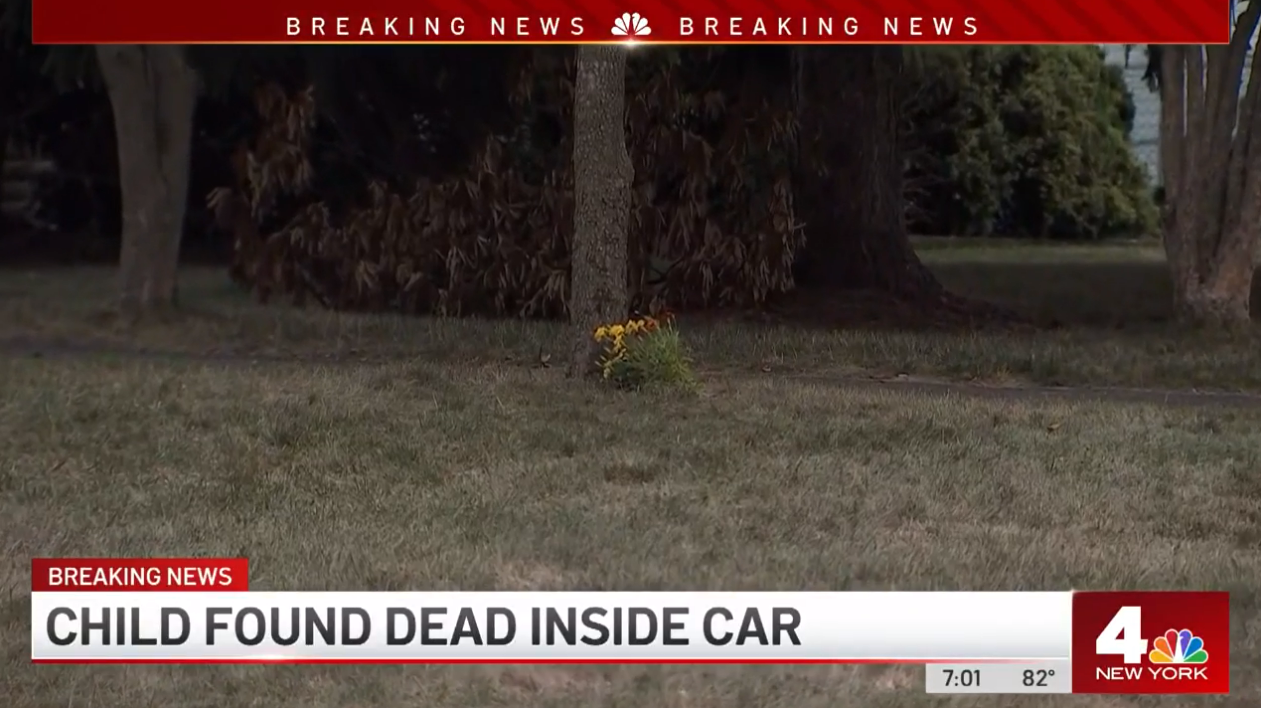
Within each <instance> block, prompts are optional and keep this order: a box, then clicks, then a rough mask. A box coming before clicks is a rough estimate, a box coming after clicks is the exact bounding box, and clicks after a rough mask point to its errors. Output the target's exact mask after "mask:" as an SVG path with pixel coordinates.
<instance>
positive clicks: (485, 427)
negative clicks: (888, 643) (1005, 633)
mask: <svg viewBox="0 0 1261 708" xmlns="http://www.w3.org/2000/svg"><path fill="white" fill-rule="evenodd" d="M0 439H2V440H4V455H3V456H2V457H0V549H3V551H4V553H3V561H0V651H2V652H3V653H2V654H0V693H2V694H3V695H5V696H6V697H7V698H8V704H9V705H12V706H15V708H50V707H52V706H94V707H100V708H115V707H116V708H147V707H150V706H152V707H154V708H159V707H160V708H170V707H171V706H180V707H187V708H199V707H203V706H204V707H206V708H209V707H211V706H214V707H216V708H218V707H221V706H251V707H254V708H281V707H283V706H303V707H304V708H324V707H333V706H337V707H355V708H378V707H381V708H384V707H387V706H389V707H394V706H426V707H440V706H441V707H451V708H475V707H479V708H480V707H482V706H515V707H521V708H532V707H537V708H544V707H551V706H573V707H575V708H577V707H579V706H581V707H582V708H591V707H592V706H604V707H608V708H631V707H634V708H641V707H646V706H653V707H655V708H710V707H712V708H719V707H722V708H727V707H729V706H740V707H744V706H748V707H770V706H792V707H793V708H835V707H837V706H875V707H880V706H890V707H892V706H898V707H899V708H916V707H921V706H922V707H925V708H927V707H928V706H952V707H955V708H971V707H973V706H976V707H982V706H993V707H995V708H998V707H1000V706H1002V707H1004V708H1007V707H1024V706H1052V705H1057V706H1058V705H1065V704H1070V705H1076V706H1083V707H1084V708H1110V707H1112V706H1140V705H1161V706H1173V705H1187V704H1190V703H1191V701H1186V700H1182V701H1178V700H1158V699H1146V700H1140V699H1122V698H1102V697H1099V698H1079V699H1066V698H1062V697H1029V698H1012V697H1005V698H1004V697H953V698H951V697H929V696H925V695H923V693H922V692H923V684H922V682H923V674H922V670H918V669H913V668H905V667H902V668H858V667H833V668H801V667H797V668H789V667H783V668H767V667H757V668H752V667H749V668H745V667H723V668H683V667H607V668H583V669H578V668H539V667H535V668H518V667H500V668H456V667H321V666H304V667H280V666H249V667H153V666H148V667H145V666H137V667H99V666H98V667H90V666H82V667H71V666H39V667H35V666H31V665H30V664H29V663H28V661H27V660H28V657H29V629H30V628H29V626H28V623H29V600H28V596H27V589H28V588H29V581H30V578H29V572H30V566H29V558H30V557H31V556H35V555H41V556H73V555H137V556H162V555H187V554H194V553H196V554H215V555H237V554H242V555H246V556H248V557H249V558H250V559H251V565H252V575H253V577H252V579H251V581H252V583H251V584H252V586H253V587H255V588H258V589H287V590H297V589H309V590H317V589H336V590H386V589H391V590H400V589H433V590H440V589H465V590H476V589H534V588H538V589H548V588H574V589H577V588H582V589H627V590H631V589H645V590H648V589H667V588H668V589H727V590H743V589H748V590H753V589H759V590H771V589H832V590H842V589H851V588H852V589H888V588H895V587H896V588H899V589H992V590H998V589H1010V590H1016V589H1056V590H1063V589H1067V588H1174V589H1177V588H1188V589H1189V588H1207V589H1223V590H1229V591H1230V592H1231V593H1232V611H1233V627H1232V639H1233V642H1232V652H1231V654H1232V661H1233V665H1232V674H1233V681H1232V685H1233V688H1234V693H1233V694H1232V695H1231V696H1230V697H1228V698H1223V699H1217V700H1215V701H1213V702H1214V704H1216V705H1231V706H1241V707H1242V706H1255V705H1258V703H1259V702H1261V474H1259V473H1258V470H1261V412H1252V411H1239V410H1230V409H1220V410H1219V409H1212V410H1199V411H1187V410H1171V409H1159V408H1153V407H1142V406H1126V407H1121V406H1117V405H1112V404H1092V405H1070V404H1064V403H1054V404H1020V403H1018V402H1012V401H1005V402H998V401H978V400H971V399H961V398H956V397H936V396H915V397H911V398H907V397H905V395H903V394H897V393H892V392H863V391H852V390H844V389H840V388H834V387H830V386H819V385H812V384H808V383H805V382H802V381H799V380H782V379H781V380H776V379H768V378H765V377H763V378H752V377H743V376H738V375H732V376H722V377H716V376H711V377H710V378H709V380H708V381H707V382H706V388H705V390H704V392H703V393H702V394H701V395H700V396H699V397H692V398H685V399H680V398H670V397H665V396H658V395H623V394H614V393H611V392H609V391H607V390H605V389H602V388H600V387H597V386H595V385H585V384H574V383H572V382H563V381H561V380H559V378H558V374H557V373H556V372H554V371H553V370H551V369H536V368H531V367H529V366H525V365H517V364H512V363H502V362H501V363H497V364H487V365H482V366H470V365H467V364H465V365H462V366H454V365H448V364H443V363H433V362H422V361H413V362H406V363H398V362H396V363H390V364H380V365H363V366H356V367H349V366H337V367H320V366H314V365H310V364H305V365H302V364H292V363H291V364H266V365H253V366H251V365H242V364H240V363H234V364H206V363H182V364H181V363H175V362H154V361H136V360H124V361H113V362H111V361H102V360H99V359H90V358H89V359H78V360H30V359H14V358H7V359H0ZM1209 700H1212V699H1209ZM1206 702H1207V701H1205V700H1196V701H1194V703H1195V704H1196V705H1200V704H1204V703H1206Z"/></svg>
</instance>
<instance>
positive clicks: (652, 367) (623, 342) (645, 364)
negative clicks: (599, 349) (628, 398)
mask: <svg viewBox="0 0 1261 708" xmlns="http://www.w3.org/2000/svg"><path fill="white" fill-rule="evenodd" d="M594 336H595V340H596V341H597V342H599V343H600V344H601V345H603V347H604V351H603V354H602V355H601V357H600V359H599V365H600V372H601V374H602V375H603V376H604V378H605V380H608V381H611V382H613V383H615V384H616V385H617V386H619V387H621V388H626V389H632V390H638V389H642V388H655V387H662V388H674V389H683V390H693V389H695V388H696V385H697V382H696V376H695V374H694V373H693V371H692V362H691V358H690V357H689V355H688V352H687V348H686V347H685V346H684V344H683V340H682V338H681V337H680V336H679V331H678V329H677V328H676V327H675V326H674V321H673V319H672V318H670V316H669V315H666V316H665V317H663V318H662V319H660V320H658V319H656V318H652V317H642V318H635V319H631V320H628V321H627V322H625V323H617V324H611V325H605V326H602V327H599V328H597V329H596V331H595V335H594Z"/></svg>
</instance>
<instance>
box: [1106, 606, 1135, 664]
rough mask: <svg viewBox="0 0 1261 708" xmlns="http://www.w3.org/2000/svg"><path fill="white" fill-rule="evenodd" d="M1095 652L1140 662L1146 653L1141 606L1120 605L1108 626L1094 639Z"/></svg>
mask: <svg viewBox="0 0 1261 708" xmlns="http://www.w3.org/2000/svg"><path fill="white" fill-rule="evenodd" d="M1095 654H1097V655H1099V656H1120V657H1124V659H1123V661H1124V662H1125V663H1127V664H1141V663H1143V657H1144V656H1146V655H1147V640H1146V639H1143V608H1141V607H1133V606H1130V607H1122V608H1121V609H1119V610H1117V613H1116V614H1115V615H1113V616H1112V620H1111V621H1109V622H1108V626H1107V627H1104V628H1103V631H1102V632H1100V633H1099V637H1098V638H1097V639H1095Z"/></svg>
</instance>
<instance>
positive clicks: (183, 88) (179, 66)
mask: <svg viewBox="0 0 1261 708" xmlns="http://www.w3.org/2000/svg"><path fill="white" fill-rule="evenodd" d="M96 53H97V61H98V63H99V64H100V67H101V74H102V75H103V76H104V78H105V85H106V88H107V90H108V92H109V97H110V103H111V105H112V106H113V109H114V131H115V134H116V136H117V140H118V169H119V182H120V185H121V188H122V198H123V234H122V250H121V254H120V258H119V289H120V303H119V304H120V307H121V309H122V310H123V312H124V314H125V315H128V316H130V317H139V316H141V315H143V314H145V313H148V312H152V311H158V312H161V311H165V310H170V309H172V308H174V307H175V304H176V271H177V268H178V265H179V251H180V240H181V237H182V235H183V227H184V212H185V209H186V208H187V201H188V171H189V162H190V159H191V150H192V128H193V110H194V108H195V106H196V100H197V80H196V74H195V73H194V72H193V70H192V69H191V68H190V67H189V66H188V64H187V61H186V58H185V54H184V48H183V47H180V46H173V45H157V46H138V45H98V46H97V48H96Z"/></svg>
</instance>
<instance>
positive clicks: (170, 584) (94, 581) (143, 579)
mask: <svg viewBox="0 0 1261 708" xmlns="http://www.w3.org/2000/svg"><path fill="white" fill-rule="evenodd" d="M249 585H250V578H249V561H248V560H246V559H245V558H35V559H33V560H32V561H31V592H181V591H182V592H198V591H201V592H206V591H228V590H249Z"/></svg>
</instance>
